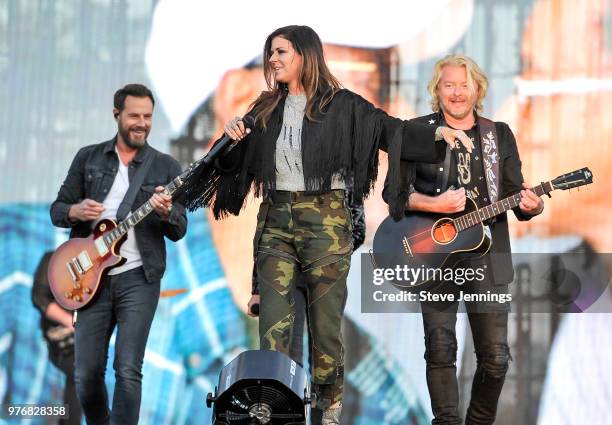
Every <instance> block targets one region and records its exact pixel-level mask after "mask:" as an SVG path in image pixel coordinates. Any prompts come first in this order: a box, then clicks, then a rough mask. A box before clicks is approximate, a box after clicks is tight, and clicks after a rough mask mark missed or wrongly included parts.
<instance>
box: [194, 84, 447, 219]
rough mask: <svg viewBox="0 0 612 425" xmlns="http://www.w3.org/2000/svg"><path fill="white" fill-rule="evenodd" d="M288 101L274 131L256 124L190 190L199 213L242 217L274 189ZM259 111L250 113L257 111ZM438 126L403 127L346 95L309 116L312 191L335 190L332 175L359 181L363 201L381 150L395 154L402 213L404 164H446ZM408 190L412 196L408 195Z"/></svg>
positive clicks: (305, 131)
mask: <svg viewBox="0 0 612 425" xmlns="http://www.w3.org/2000/svg"><path fill="white" fill-rule="evenodd" d="M284 105H285V104H284V99H283V100H282V101H281V102H279V105H278V106H277V107H276V109H275V110H274V112H273V113H272V115H271V117H270V119H269V121H268V124H267V127H266V128H265V129H264V128H262V127H259V126H256V127H255V128H253V129H252V131H251V133H250V134H249V136H248V137H247V138H245V139H244V140H243V141H241V142H239V143H238V145H236V146H235V147H234V149H232V150H231V151H230V152H228V153H226V154H225V155H224V157H223V158H221V159H220V160H219V161H217V162H216V164H217V166H216V167H214V168H212V167H211V168H209V169H207V170H204V171H203V172H202V173H201V175H200V176H199V178H198V180H197V183H196V184H194V185H190V186H191V187H190V188H189V190H188V191H187V195H186V200H185V202H186V205H187V207H188V208H189V209H191V210H193V209H196V208H199V207H202V206H211V205H212V207H213V212H214V215H215V217H216V218H220V217H223V216H225V215H226V214H228V213H231V214H235V215H237V214H238V213H239V212H240V210H241V208H242V206H243V204H244V200H245V199H246V196H247V194H248V193H249V192H250V191H251V189H254V190H255V195H256V196H260V195H262V194H264V193H270V192H271V191H274V190H275V184H276V167H275V150H276V140H277V139H278V136H279V133H280V130H281V127H282V118H283V110H284ZM256 109H257V105H255V107H254V108H253V110H252V111H251V112H250V114H251V115H254V114H255V113H256ZM435 130H436V129H435V127H432V126H428V125H424V124H421V123H416V122H408V121H403V120H400V119H398V118H393V117H390V116H389V115H387V113H385V112H384V111H382V110H381V109H377V108H375V107H374V106H373V105H372V104H371V103H370V102H368V101H366V100H365V99H363V98H362V97H361V96H359V95H357V94H355V93H353V92H351V91H349V90H345V89H342V90H339V91H338V92H336V93H335V95H334V97H333V99H332V100H331V101H330V102H329V103H328V104H327V106H326V107H325V108H324V110H323V111H321V112H319V113H318V114H317V115H316V116H315V117H314V120H312V121H311V120H309V119H308V118H306V117H304V122H303V125H302V144H301V146H302V162H303V170H304V180H305V182H304V183H305V187H306V190H307V191H308V192H309V193H312V194H320V193H324V192H327V191H329V190H330V188H331V181H332V176H334V175H335V174H339V175H340V176H341V177H342V178H344V179H346V180H351V181H352V182H353V190H354V197H355V200H356V201H361V200H362V199H363V198H364V197H365V196H367V194H368V193H369V192H370V190H371V189H372V187H373V185H374V182H375V180H376V176H377V173H378V150H379V149H381V150H383V151H385V152H388V154H389V172H388V178H389V182H390V186H389V193H388V195H389V198H388V201H389V203H390V205H391V207H392V208H393V206H395V208H396V209H397V211H400V212H401V213H403V209H404V205H405V199H406V198H407V196H408V194H407V188H406V187H402V184H401V183H402V182H403V181H405V177H406V176H401V171H400V166H399V165H400V160H405V161H417V162H428V163H436V162H439V161H441V160H442V159H443V158H444V154H445V149H446V148H445V146H446V145H445V143H444V142H443V141H441V142H434V134H435ZM404 192H406V193H404Z"/></svg>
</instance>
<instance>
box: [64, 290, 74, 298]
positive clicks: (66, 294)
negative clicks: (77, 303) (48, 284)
mask: <svg viewBox="0 0 612 425" xmlns="http://www.w3.org/2000/svg"><path fill="white" fill-rule="evenodd" d="M64 296H65V297H66V298H68V299H70V298H72V294H70V292H64Z"/></svg>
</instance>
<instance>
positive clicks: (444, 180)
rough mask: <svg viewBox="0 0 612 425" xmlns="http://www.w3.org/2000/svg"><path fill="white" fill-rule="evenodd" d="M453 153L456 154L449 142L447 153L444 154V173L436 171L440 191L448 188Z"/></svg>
mask: <svg viewBox="0 0 612 425" xmlns="http://www.w3.org/2000/svg"><path fill="white" fill-rule="evenodd" d="M451 155H454V151H453V150H451V148H450V146H449V145H448V144H447V145H446V155H445V156H444V165H443V167H444V171H443V172H442V173H436V174H437V177H436V187H439V188H440V191H445V190H446V189H447V187H446V185H447V184H448V176H449V174H450V162H451Z"/></svg>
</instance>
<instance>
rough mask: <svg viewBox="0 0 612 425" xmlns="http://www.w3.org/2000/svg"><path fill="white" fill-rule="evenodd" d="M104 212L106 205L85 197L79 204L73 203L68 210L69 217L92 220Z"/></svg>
mask: <svg viewBox="0 0 612 425" xmlns="http://www.w3.org/2000/svg"><path fill="white" fill-rule="evenodd" d="M102 212H104V205H102V204H101V203H100V202H96V201H94V200H93V199H83V200H82V201H81V202H79V203H78V204H73V205H72V206H71V207H70V209H69V210H68V218H69V219H70V220H71V221H73V222H75V221H91V220H96V219H97V218H98V217H100V214H102Z"/></svg>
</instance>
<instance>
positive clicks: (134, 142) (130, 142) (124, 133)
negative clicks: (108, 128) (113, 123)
mask: <svg viewBox="0 0 612 425" xmlns="http://www.w3.org/2000/svg"><path fill="white" fill-rule="evenodd" d="M130 130H144V132H145V134H144V137H143V138H142V139H132V138H130ZM118 131H119V135H120V136H121V138H122V139H123V141H124V142H125V144H126V145H127V146H128V147H130V148H132V149H140V148H142V147H143V146H144V145H145V143H146V142H147V137H148V136H149V131H150V130H147V129H146V128H143V127H132V128H125V127H123V126H121V125H119V129H118Z"/></svg>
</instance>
